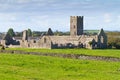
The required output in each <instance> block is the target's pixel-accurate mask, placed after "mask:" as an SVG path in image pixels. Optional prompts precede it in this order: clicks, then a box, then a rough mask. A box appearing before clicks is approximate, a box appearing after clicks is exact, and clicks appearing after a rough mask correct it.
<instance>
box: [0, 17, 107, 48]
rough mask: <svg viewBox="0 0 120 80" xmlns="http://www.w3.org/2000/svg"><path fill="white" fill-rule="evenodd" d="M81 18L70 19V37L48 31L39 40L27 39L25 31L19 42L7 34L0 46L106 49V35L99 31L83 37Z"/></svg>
mask: <svg viewBox="0 0 120 80" xmlns="http://www.w3.org/2000/svg"><path fill="white" fill-rule="evenodd" d="M83 19H84V17H83V16H71V17H70V35H69V36H64V35H63V36H56V35H54V34H53V32H52V30H51V29H49V30H48V32H47V33H46V34H44V35H41V36H40V37H39V39H29V37H28V36H27V30H25V31H23V37H22V39H20V40H16V39H13V38H12V37H10V36H9V35H8V34H6V35H5V37H4V38H3V40H1V44H2V45H4V46H8V47H23V48H48V49H54V48H88V49H96V48H100V49H101V48H107V35H106V34H105V32H104V30H103V29H101V30H100V31H99V33H98V34H97V35H92V36H90V35H85V34H84V33H83V28H84V27H83V21H84V20H83Z"/></svg>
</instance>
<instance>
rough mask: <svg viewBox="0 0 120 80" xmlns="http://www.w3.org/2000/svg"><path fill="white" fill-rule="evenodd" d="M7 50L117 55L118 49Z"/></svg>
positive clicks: (119, 51)
mask: <svg viewBox="0 0 120 80" xmlns="http://www.w3.org/2000/svg"><path fill="white" fill-rule="evenodd" d="M8 50H23V51H27V52H42V53H63V54H86V55H96V56H110V57H119V58H120V50H118V49H104V50H102V49H95V50H89V49H32V48H8Z"/></svg>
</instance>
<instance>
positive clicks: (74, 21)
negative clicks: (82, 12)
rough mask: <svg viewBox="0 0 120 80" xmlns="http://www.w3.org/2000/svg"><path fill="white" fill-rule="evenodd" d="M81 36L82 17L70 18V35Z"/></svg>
mask: <svg viewBox="0 0 120 80" xmlns="http://www.w3.org/2000/svg"><path fill="white" fill-rule="evenodd" d="M82 34H83V16H70V35H71V36H79V35H82Z"/></svg>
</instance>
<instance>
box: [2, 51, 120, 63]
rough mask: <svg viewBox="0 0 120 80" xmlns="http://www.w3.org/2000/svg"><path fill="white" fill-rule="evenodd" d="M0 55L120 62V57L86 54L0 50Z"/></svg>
mask: <svg viewBox="0 0 120 80" xmlns="http://www.w3.org/2000/svg"><path fill="white" fill-rule="evenodd" d="M0 53H8V54H9V53H10V54H32V55H41V56H53V57H62V58H71V59H83V60H101V61H118V62H119V61H120V58H118V57H107V56H91V55H84V54H64V52H63V54H57V53H41V52H25V51H20V50H0Z"/></svg>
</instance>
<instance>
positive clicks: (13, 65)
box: [0, 53, 120, 80]
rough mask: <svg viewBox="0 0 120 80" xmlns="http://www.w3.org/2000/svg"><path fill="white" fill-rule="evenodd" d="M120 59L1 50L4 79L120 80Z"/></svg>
mask: <svg viewBox="0 0 120 80" xmlns="http://www.w3.org/2000/svg"><path fill="white" fill-rule="evenodd" d="M119 79H120V63H119V62H105V61H94V60H77V59H64V58H57V57H48V56H47V57H46V56H37V55H25V54H5V53H1V54H0V80H119Z"/></svg>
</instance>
